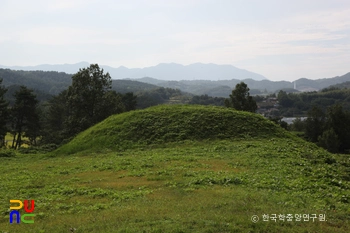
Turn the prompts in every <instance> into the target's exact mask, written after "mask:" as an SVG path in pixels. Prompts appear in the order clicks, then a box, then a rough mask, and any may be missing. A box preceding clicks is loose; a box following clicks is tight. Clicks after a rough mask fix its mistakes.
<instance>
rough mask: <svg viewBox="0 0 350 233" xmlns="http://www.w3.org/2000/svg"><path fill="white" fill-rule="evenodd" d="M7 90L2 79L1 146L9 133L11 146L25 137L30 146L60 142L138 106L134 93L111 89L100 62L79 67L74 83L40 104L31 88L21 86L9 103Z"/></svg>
mask: <svg viewBox="0 0 350 233" xmlns="http://www.w3.org/2000/svg"><path fill="white" fill-rule="evenodd" d="M6 92H7V89H6V88H5V87H4V86H2V79H0V146H4V145H5V136H6V134H7V133H8V132H10V133H11V134H12V135H13V139H12V142H11V145H10V147H11V148H13V149H18V148H20V147H21V145H22V143H23V137H26V138H28V140H29V143H30V144H31V145H36V144H37V139H38V138H40V142H41V143H42V144H48V143H54V144H61V143H63V142H64V141H65V140H69V139H70V138H72V137H74V136H75V135H76V134H78V133H79V132H81V131H83V130H85V129H87V128H89V127H90V126H92V125H94V124H96V123H98V122H100V121H102V120H103V119H105V118H107V117H108V116H110V115H112V114H118V113H121V112H125V111H130V110H133V109H135V108H136V104H137V102H136V96H135V95H134V94H133V93H125V94H120V93H117V92H116V91H114V90H112V80H111V77H110V75H109V73H104V72H103V69H100V68H99V66H98V65H97V64H92V65H90V67H88V68H83V69H80V70H79V72H77V73H76V74H74V75H73V76H72V84H71V85H70V86H69V87H68V89H66V90H63V91H61V92H60V93H59V94H58V95H57V96H54V97H53V98H51V99H50V100H49V101H48V102H47V103H46V104H44V105H40V106H39V104H38V103H39V101H38V100H37V96H36V95H35V94H34V92H33V90H32V89H29V88H27V87H26V86H20V88H19V89H18V90H16V91H15V93H14V99H15V100H14V103H13V105H12V106H10V104H9V102H8V101H7V100H6V99H5V98H4V96H5V94H6Z"/></svg>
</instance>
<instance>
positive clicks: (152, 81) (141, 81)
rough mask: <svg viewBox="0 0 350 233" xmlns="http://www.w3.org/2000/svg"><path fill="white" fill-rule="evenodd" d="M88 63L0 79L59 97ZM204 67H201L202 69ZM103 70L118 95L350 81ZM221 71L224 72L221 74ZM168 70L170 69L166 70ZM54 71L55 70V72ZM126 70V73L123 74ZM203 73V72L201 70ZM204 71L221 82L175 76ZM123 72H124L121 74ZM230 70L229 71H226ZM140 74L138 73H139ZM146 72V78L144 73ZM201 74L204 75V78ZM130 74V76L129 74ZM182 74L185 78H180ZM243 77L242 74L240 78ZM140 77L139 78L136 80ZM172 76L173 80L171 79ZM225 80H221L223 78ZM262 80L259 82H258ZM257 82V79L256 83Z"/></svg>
mask: <svg viewBox="0 0 350 233" xmlns="http://www.w3.org/2000/svg"><path fill="white" fill-rule="evenodd" d="M88 66H89V63H85V62H83V63H78V64H73V65H68V64H65V65H57V66H56V65H41V66H33V67H11V68H12V69H15V70H17V71H15V70H10V69H1V66H0V79H3V83H2V84H3V85H5V86H11V85H25V86H27V87H29V88H32V89H36V90H40V91H43V92H46V93H49V94H51V95H57V94H58V93H59V92H61V91H62V90H65V89H66V88H67V87H68V86H69V85H70V84H71V81H72V80H71V77H72V74H67V73H64V72H63V71H66V72H68V73H76V72H77V71H78V70H79V68H85V67H88ZM201 67H202V68H201ZM102 68H104V71H108V72H110V74H111V76H112V78H114V80H113V84H112V86H113V89H114V90H116V91H117V92H121V93H125V92H135V93H136V92H142V91H149V90H152V89H155V88H158V87H168V88H173V89H179V90H181V91H183V92H187V93H191V94H194V95H204V94H207V95H209V96H215V97H228V96H229V95H230V94H231V92H232V89H234V88H235V86H236V84H237V83H239V82H241V81H243V82H245V83H246V84H247V85H248V87H249V88H250V93H251V94H252V95H257V94H262V93H266V92H269V93H271V92H277V91H279V90H285V91H287V92H295V91H317V90H320V89H323V88H326V87H329V86H332V85H337V84H338V86H339V85H341V83H344V82H350V73H347V74H345V75H342V76H337V77H333V78H325V79H317V80H310V79H306V78H301V79H298V80H296V81H294V82H289V81H275V82H274V81H270V80H267V79H263V78H264V77H263V76H260V75H258V74H254V73H251V72H249V71H242V70H240V69H237V68H235V67H233V66H225V65H224V66H220V65H214V64H200V63H196V64H193V65H189V66H183V65H178V64H173V63H172V64H160V65H158V66H154V67H148V68H144V69H128V68H125V67H119V68H117V69H115V68H112V67H106V66H102ZM221 68H222V70H223V71H220V69H221ZM167 69H168V70H167ZM18 70H36V71H18ZM37 70H50V71H37ZM52 70H54V71H52ZM123 70H124V71H123ZM201 70H202V71H201ZM203 70H211V71H210V72H214V70H217V73H218V74H215V73H212V77H216V78H217V79H219V78H220V80H214V81H211V80H206V79H205V78H201V79H199V78H198V79H193V78H192V79H191V78H189V79H188V80H185V78H181V80H177V79H176V78H174V77H186V76H185V75H189V74H190V73H191V72H192V74H197V75H198V77H206V78H209V76H205V75H209V73H210V72H209V71H208V73H206V72H204V71H203ZM229 70H232V71H234V70H236V71H237V72H242V73H243V74H244V73H245V74H247V75H248V74H250V75H252V76H254V77H256V79H255V80H254V79H252V78H249V79H238V78H235V79H234V78H227V79H224V78H222V77H224V74H227V75H228V73H229V72H228V71H229ZM113 71H116V73H119V75H120V76H118V77H128V78H125V79H115V77H116V75H113V73H112V72H113ZM121 71H123V72H124V73H123V72H121ZM226 71H227V72H226ZM137 72H139V73H138V74H137ZM142 72H144V74H145V76H144V75H143V74H142ZM201 72H202V74H203V76H202V75H201ZM128 74H130V75H128ZM146 74H154V75H158V76H159V77H163V76H166V77H167V78H166V79H161V78H155V77H157V76H150V75H147V76H148V77H147V76H146ZM181 74H183V75H181ZM131 76H132V77H133V78H131ZM242 76H243V77H244V75H241V76H240V77H242ZM135 77H140V78H135ZM172 77H173V78H172ZM221 78H222V79H221ZM259 78H260V79H259ZM257 79H258V80H257Z"/></svg>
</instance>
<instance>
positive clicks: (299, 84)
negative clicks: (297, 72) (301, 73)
mask: <svg viewBox="0 0 350 233" xmlns="http://www.w3.org/2000/svg"><path fill="white" fill-rule="evenodd" d="M347 81H350V72H349V73H347V74H344V75H342V76H336V77H333V78H322V79H316V80H310V79H307V78H301V79H298V80H296V81H295V82H296V89H298V90H303V89H307V88H313V89H315V90H320V89H323V88H326V87H329V86H331V85H335V84H339V83H343V82H347Z"/></svg>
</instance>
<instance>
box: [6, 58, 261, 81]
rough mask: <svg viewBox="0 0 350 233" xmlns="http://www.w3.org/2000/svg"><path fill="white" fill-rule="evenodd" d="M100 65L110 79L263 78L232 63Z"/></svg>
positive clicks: (70, 67)
mask: <svg viewBox="0 0 350 233" xmlns="http://www.w3.org/2000/svg"><path fill="white" fill-rule="evenodd" d="M88 66H89V63H87V62H80V63H77V64H63V65H39V66H27V67H19V66H14V67H5V66H0V68H9V69H12V70H43V71H58V72H65V73H69V74H74V73H76V72H78V71H79V68H85V67H88ZM101 67H102V68H103V69H104V70H105V71H106V72H109V73H110V75H111V77H112V79H127V78H130V79H137V78H143V77H152V78H155V79H161V80H196V79H201V80H220V79H221V80H222V79H240V80H241V79H254V80H263V79H266V78H265V77H264V76H262V75H260V74H257V73H253V72H250V71H247V70H243V69H239V68H236V67H234V66H232V65H216V64H202V63H195V64H191V65H187V66H184V65H180V64H176V63H161V64H159V65H157V66H151V67H146V68H131V69H129V68H126V67H124V66H120V67H119V68H113V67H110V66H104V65H101Z"/></svg>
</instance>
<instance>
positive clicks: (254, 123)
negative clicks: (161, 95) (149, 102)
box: [57, 105, 289, 154]
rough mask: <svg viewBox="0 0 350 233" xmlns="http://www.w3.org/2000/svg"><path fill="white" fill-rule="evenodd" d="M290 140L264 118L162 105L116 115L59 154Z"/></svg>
mask: <svg viewBox="0 0 350 233" xmlns="http://www.w3.org/2000/svg"><path fill="white" fill-rule="evenodd" d="M270 136H275V137H289V135H288V133H287V132H285V131H283V130H282V129H281V128H280V127H278V126H276V125H275V124H273V123H272V122H270V121H268V120H266V119H265V118H263V117H262V116H260V115H257V114H252V113H248V112H239V111H236V110H233V109H228V108H224V107H214V106H200V105H160V106H156V107H151V108H147V109H144V110H138V111H131V112H127V113H123V114H119V115H114V116H111V117H109V118H107V119H106V120H104V121H102V122H101V123H99V124H97V125H95V126H93V127H91V128H90V129H88V130H86V131H84V132H82V133H81V134H79V135H78V136H77V137H76V138H74V139H73V140H72V141H71V142H69V143H68V144H66V145H64V146H62V147H61V148H59V149H58V151H57V153H58V154H71V153H76V152H81V151H87V150H88V151H90V152H91V151H93V150H101V148H103V149H104V150H108V149H110V150H125V149H129V148H133V147H135V146H144V145H149V144H161V143H167V142H175V141H184V140H208V139H235V138H246V137H253V138H267V137H270Z"/></svg>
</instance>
